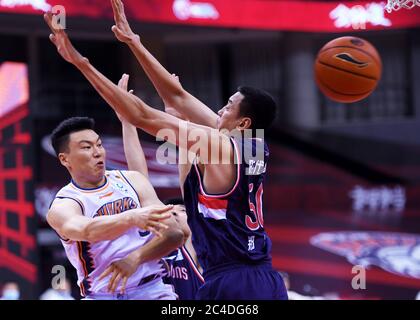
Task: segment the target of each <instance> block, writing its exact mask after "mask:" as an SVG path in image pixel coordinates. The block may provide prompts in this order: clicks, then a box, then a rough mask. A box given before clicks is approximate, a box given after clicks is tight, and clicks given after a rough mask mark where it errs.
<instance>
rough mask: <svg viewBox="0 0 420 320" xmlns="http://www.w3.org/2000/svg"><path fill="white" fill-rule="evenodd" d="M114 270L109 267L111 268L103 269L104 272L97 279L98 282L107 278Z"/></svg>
mask: <svg viewBox="0 0 420 320" xmlns="http://www.w3.org/2000/svg"><path fill="white" fill-rule="evenodd" d="M113 269H114V267H113V266H112V265H111V266H109V267H108V268H106V269H105V271H104V272H102V274H101V275H100V277H99V280H102V279H104V278H105V277H106V276H108V275H109V274H110V273H111V272H112V270H113Z"/></svg>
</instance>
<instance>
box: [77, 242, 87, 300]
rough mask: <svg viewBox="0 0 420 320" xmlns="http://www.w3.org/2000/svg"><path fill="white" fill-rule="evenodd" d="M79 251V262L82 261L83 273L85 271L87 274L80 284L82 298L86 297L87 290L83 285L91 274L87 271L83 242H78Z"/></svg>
mask: <svg viewBox="0 0 420 320" xmlns="http://www.w3.org/2000/svg"><path fill="white" fill-rule="evenodd" d="M77 249H78V251H79V260H80V262H81V264H82V267H83V271H84V274H85V277H84V279H83V280H82V281H81V282H80V291H81V294H82V296H83V297H86V289H85V286H84V285H83V281H84V280H85V279H87V278H88V276H89V273H88V271H87V267H86V261H85V259H84V258H83V249H82V242H80V241H77Z"/></svg>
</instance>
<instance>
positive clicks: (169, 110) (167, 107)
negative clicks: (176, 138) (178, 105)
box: [165, 73, 187, 120]
mask: <svg viewBox="0 0 420 320" xmlns="http://www.w3.org/2000/svg"><path fill="white" fill-rule="evenodd" d="M172 78H173V79H175V80H176V81H177V82H180V81H179V77H178V76H177V75H176V74H174V73H173V74H172ZM165 112H166V113H167V114H170V115H171V116H174V117H177V118H178V119H182V120H187V119H186V118H185V117H184V116H183V115H182V114H181V113H180V112H178V110H176V109H175V108H174V107H172V106H170V105H168V104H167V103H165Z"/></svg>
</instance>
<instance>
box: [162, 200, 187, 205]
mask: <svg viewBox="0 0 420 320" xmlns="http://www.w3.org/2000/svg"><path fill="white" fill-rule="evenodd" d="M162 202H163V204H166V205H169V204H173V205H175V206H176V205H183V206H184V205H185V203H184V200H183V199H182V198H168V199H165V200H163V201H162Z"/></svg>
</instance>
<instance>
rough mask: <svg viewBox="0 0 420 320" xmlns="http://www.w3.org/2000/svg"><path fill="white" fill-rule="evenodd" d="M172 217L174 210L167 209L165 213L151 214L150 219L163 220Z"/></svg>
mask: <svg viewBox="0 0 420 320" xmlns="http://www.w3.org/2000/svg"><path fill="white" fill-rule="evenodd" d="M170 217H172V212H171V211H166V212H164V213H154V214H151V215H150V220H151V221H161V220H166V219H169V218H170Z"/></svg>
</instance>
